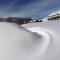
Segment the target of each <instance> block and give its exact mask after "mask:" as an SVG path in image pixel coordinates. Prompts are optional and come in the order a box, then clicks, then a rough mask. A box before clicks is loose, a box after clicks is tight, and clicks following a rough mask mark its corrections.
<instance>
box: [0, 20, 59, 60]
mask: <svg viewBox="0 0 60 60" xmlns="http://www.w3.org/2000/svg"><path fill="white" fill-rule="evenodd" d="M59 26H60V21H53V22H45V23H30V24H24V25H22V26H19V25H17V24H13V23H6V22H0V60H60V27H59Z"/></svg>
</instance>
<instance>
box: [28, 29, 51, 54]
mask: <svg viewBox="0 0 60 60" xmlns="http://www.w3.org/2000/svg"><path fill="white" fill-rule="evenodd" d="M27 30H29V31H31V32H33V33H37V34H38V35H40V36H41V37H42V39H41V40H42V42H41V40H40V44H41V48H40V54H41V53H44V52H45V51H46V49H47V48H48V46H49V44H50V40H51V39H52V37H51V35H50V32H47V31H46V30H45V29H41V28H27Z"/></svg>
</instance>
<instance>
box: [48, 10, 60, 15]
mask: <svg viewBox="0 0 60 60" xmlns="http://www.w3.org/2000/svg"><path fill="white" fill-rule="evenodd" d="M57 14H58V15H59V14H60V11H55V12H53V13H51V14H50V15H48V16H53V15H57Z"/></svg>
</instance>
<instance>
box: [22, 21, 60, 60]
mask: <svg viewBox="0 0 60 60" xmlns="http://www.w3.org/2000/svg"><path fill="white" fill-rule="evenodd" d="M22 26H23V27H25V28H27V30H29V31H32V32H35V33H37V34H39V35H40V36H41V37H42V39H40V42H39V43H40V45H38V47H39V46H41V48H40V47H39V49H37V51H38V52H39V53H36V56H35V59H31V60H60V47H59V46H60V27H59V26H60V21H50V22H45V23H30V24H25V25H22Z"/></svg>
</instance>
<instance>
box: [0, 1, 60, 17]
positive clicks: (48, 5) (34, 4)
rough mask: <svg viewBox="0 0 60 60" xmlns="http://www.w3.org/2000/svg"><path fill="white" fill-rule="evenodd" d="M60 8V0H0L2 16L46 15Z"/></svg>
mask: <svg viewBox="0 0 60 60" xmlns="http://www.w3.org/2000/svg"><path fill="white" fill-rule="evenodd" d="M55 10H60V0H0V17H9V16H13V17H14V16H17V17H38V18H39V17H45V16H47V15H48V14H49V13H51V12H53V11H55Z"/></svg>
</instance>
